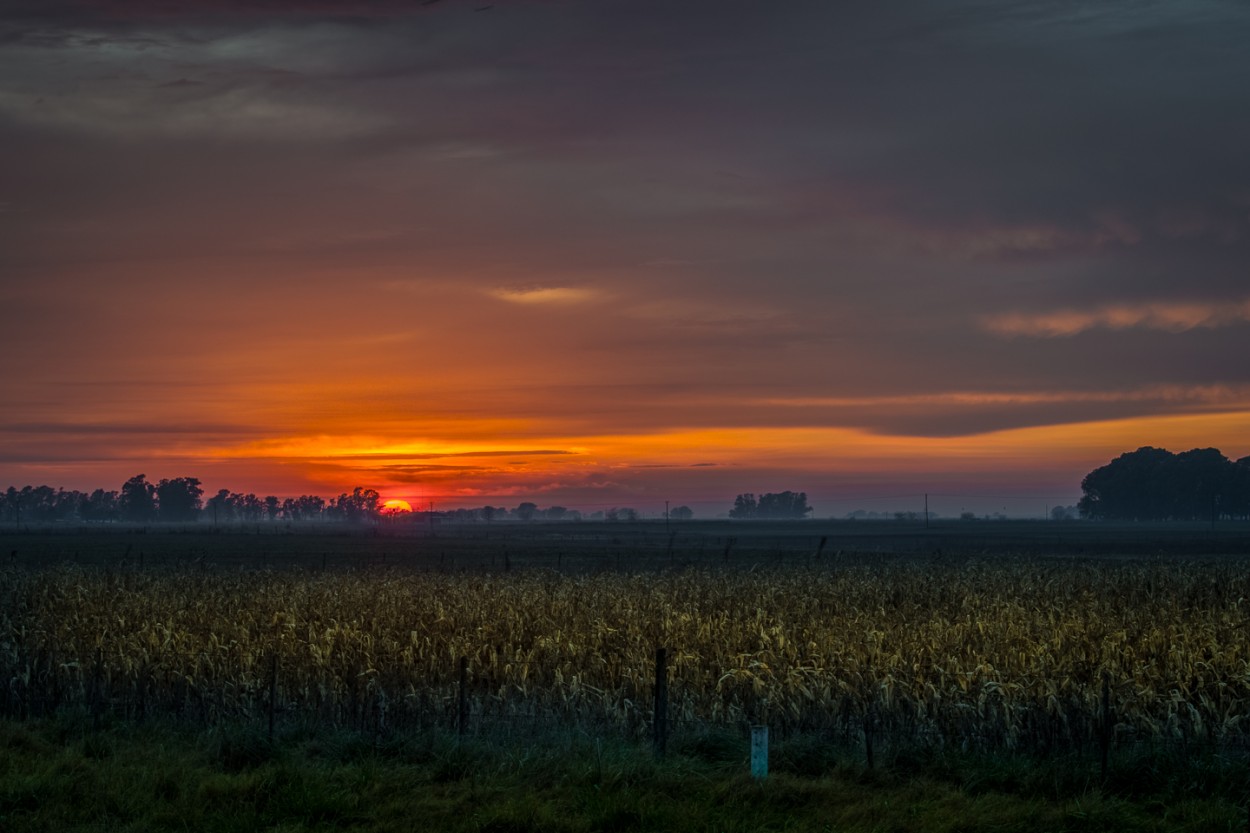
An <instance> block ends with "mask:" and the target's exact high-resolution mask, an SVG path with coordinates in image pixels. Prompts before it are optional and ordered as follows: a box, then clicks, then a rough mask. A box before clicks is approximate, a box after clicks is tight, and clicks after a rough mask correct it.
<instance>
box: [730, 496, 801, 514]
mask: <svg viewBox="0 0 1250 833" xmlns="http://www.w3.org/2000/svg"><path fill="white" fill-rule="evenodd" d="M811 513H812V507H811V506H809V505H808V504H807V492H788V491H787V492H776V493H774V492H766V493H764V494H762V495H760V496H759V497H758V498H757V497H756V496H755V495H754V494H752V493H751V492H747V493H745V494H741V495H738V497H736V498H735V499H734V506H733V509H730V510H729V517H731V518H739V519H743V520H749V519H774V520H781V519H791V520H793V519H797V518H806V517H807V516H808V515H810V514H811Z"/></svg>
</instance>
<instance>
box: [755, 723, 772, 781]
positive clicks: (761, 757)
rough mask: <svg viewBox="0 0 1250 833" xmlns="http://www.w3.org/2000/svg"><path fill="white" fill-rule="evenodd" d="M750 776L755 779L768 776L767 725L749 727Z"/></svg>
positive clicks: (762, 778) (761, 779)
mask: <svg viewBox="0 0 1250 833" xmlns="http://www.w3.org/2000/svg"><path fill="white" fill-rule="evenodd" d="M751 777H752V778H754V779H755V780H756V781H763V780H764V779H765V778H767V777H768V726H764V725H761V726H752V727H751Z"/></svg>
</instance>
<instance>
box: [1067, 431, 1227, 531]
mask: <svg viewBox="0 0 1250 833" xmlns="http://www.w3.org/2000/svg"><path fill="white" fill-rule="evenodd" d="M1081 491H1082V493H1083V496H1082V497H1081V500H1080V502H1079V503H1078V504H1077V507H1078V509H1079V510H1080V513H1081V516H1082V517H1086V518H1095V519H1106V520H1126V521H1198V520H1203V521H1205V520H1210V521H1212V522H1214V521H1215V520H1216V519H1219V518H1225V519H1235V518H1236V519H1244V518H1250V457H1242V458H1241V459H1240V460H1236V461H1233V460H1230V459H1229V458H1227V457H1225V456H1224V455H1223V454H1222V453H1221V452H1220V451H1219V449H1216V448H1195V449H1191V450H1190V451H1183V452H1181V453H1179V454H1173V453H1172V452H1170V451H1168V450H1166V449H1162V448H1153V447H1151V446H1144V447H1142V448H1139V449H1137V450H1136V451H1130V452H1127V453H1125V454H1121V455H1120V456H1119V457H1116V458H1115V459H1114V460H1112V461H1111V462H1110V463H1108V464H1107V465H1105V466H1100V467H1098V468H1096V469H1094V470H1093V471H1092V472H1090V473H1089V474H1087V475H1085V478H1084V480H1082V481H1081Z"/></svg>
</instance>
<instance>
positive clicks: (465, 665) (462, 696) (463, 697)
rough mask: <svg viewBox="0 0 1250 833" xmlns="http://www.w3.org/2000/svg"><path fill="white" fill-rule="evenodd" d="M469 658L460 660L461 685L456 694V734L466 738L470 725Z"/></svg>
mask: <svg viewBox="0 0 1250 833" xmlns="http://www.w3.org/2000/svg"><path fill="white" fill-rule="evenodd" d="M468 688H469V658H468V657H461V658H460V683H459V688H458V690H457V693H456V734H458V735H459V736H460V737H462V738H463V737H464V733H465V730H466V729H467V728H468V723H469V692H468Z"/></svg>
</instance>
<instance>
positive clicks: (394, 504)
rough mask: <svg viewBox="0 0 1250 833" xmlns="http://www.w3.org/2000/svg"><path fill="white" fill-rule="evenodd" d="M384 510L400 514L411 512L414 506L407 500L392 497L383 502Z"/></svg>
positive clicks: (390, 513) (391, 513)
mask: <svg viewBox="0 0 1250 833" xmlns="http://www.w3.org/2000/svg"><path fill="white" fill-rule="evenodd" d="M382 511H383V512H385V513H387V514H389V515H398V514H400V513H403V512H411V511H412V506H411V505H410V504H409V503H408V501H406V500H401V499H400V498H391V499H390V500H388V501H385V502H384V503H383V504H382Z"/></svg>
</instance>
